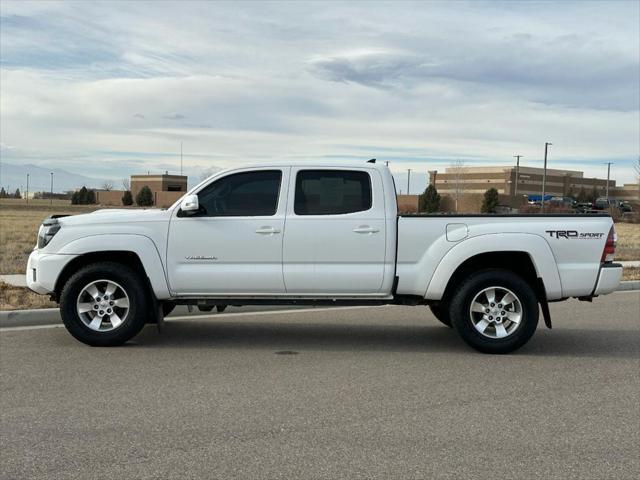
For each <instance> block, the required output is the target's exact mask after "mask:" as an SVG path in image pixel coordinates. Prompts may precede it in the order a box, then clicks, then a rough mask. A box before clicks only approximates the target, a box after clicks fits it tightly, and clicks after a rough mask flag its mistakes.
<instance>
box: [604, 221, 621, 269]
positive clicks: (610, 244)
mask: <svg viewBox="0 0 640 480" xmlns="http://www.w3.org/2000/svg"><path fill="white" fill-rule="evenodd" d="M616 243H618V235H617V234H616V229H615V228H614V227H613V226H611V230H609V235H608V236H607V242H606V243H605V244H604V250H602V258H601V259H600V261H601V262H613V257H614V256H615V254H616Z"/></svg>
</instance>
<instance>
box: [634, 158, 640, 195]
mask: <svg viewBox="0 0 640 480" xmlns="http://www.w3.org/2000/svg"><path fill="white" fill-rule="evenodd" d="M633 169H634V170H635V171H636V180H637V181H638V193H639V194H640V157H638V161H637V162H636V164H635V165H634V166H633Z"/></svg>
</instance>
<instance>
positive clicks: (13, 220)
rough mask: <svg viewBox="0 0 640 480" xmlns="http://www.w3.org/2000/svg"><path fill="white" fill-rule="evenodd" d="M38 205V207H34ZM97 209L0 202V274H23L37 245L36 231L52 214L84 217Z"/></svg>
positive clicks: (44, 202) (59, 203)
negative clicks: (75, 214) (83, 214)
mask: <svg viewBox="0 0 640 480" xmlns="http://www.w3.org/2000/svg"><path fill="white" fill-rule="evenodd" d="M36 202H37V203H36ZM97 208H99V207H97V206H94V205H91V206H86V205H70V204H69V202H68V201H60V200H54V202H53V206H51V205H49V200H30V201H29V205H27V204H26V203H25V201H24V200H13V199H2V200H0V274H6V273H22V272H24V270H25V268H26V266H27V258H28V257H29V253H31V250H33V247H34V246H35V244H36V236H37V234H38V227H39V226H40V224H41V223H42V220H44V219H45V218H46V217H48V216H49V215H52V214H58V213H59V214H74V213H87V212H91V211H93V210H96V209H97Z"/></svg>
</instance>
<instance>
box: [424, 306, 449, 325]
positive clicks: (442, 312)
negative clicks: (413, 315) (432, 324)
mask: <svg viewBox="0 0 640 480" xmlns="http://www.w3.org/2000/svg"><path fill="white" fill-rule="evenodd" d="M429 310H431V313H433V316H434V317H436V318H437V319H438V320H439V321H440V322H442V323H443V324H444V325H446V326H447V327H449V328H451V318H450V317H449V308H448V305H447V304H442V303H432V304H431V305H429Z"/></svg>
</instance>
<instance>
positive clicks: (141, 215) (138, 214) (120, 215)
mask: <svg viewBox="0 0 640 480" xmlns="http://www.w3.org/2000/svg"><path fill="white" fill-rule="evenodd" d="M170 216H171V211H169V210H164V209H159V208H145V209H137V208H136V209H132V208H131V209H124V208H121V209H116V208H108V209H102V210H96V211H95V212H91V213H83V214H80V215H70V216H68V217H61V218H60V219H59V221H60V224H61V225H88V224H106V223H138V222H158V221H165V220H168V219H169V217H170Z"/></svg>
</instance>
